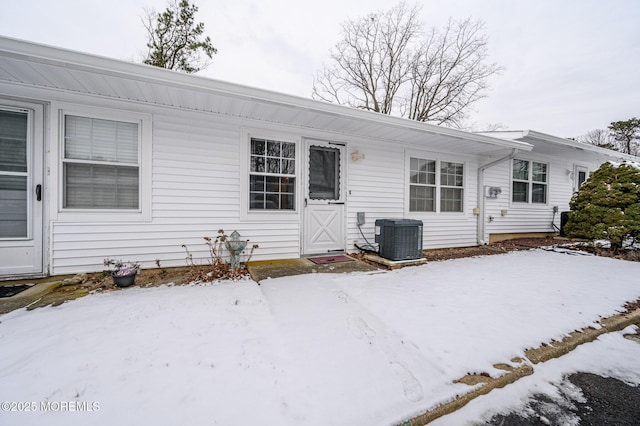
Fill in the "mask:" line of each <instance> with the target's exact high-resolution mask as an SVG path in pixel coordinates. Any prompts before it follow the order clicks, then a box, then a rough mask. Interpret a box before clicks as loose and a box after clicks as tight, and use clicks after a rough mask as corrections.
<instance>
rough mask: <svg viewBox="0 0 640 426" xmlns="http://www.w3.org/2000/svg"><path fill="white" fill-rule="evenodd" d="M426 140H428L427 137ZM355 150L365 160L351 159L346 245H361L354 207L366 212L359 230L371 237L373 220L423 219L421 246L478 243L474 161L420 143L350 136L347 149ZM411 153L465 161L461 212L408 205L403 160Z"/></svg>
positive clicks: (406, 177)
mask: <svg viewBox="0 0 640 426" xmlns="http://www.w3.org/2000/svg"><path fill="white" fill-rule="evenodd" d="M425 145H428V142H427V141H425ZM353 150H358V152H359V153H364V154H365V159H363V160H358V161H356V162H353V161H349V182H348V193H349V194H348V208H347V221H348V228H347V248H348V249H351V250H354V249H355V247H354V243H357V244H358V245H362V244H365V241H364V238H363V236H362V235H361V234H360V231H359V229H358V227H357V225H356V222H357V212H364V213H365V216H366V223H365V224H364V225H362V227H361V228H362V233H363V234H364V237H366V239H367V240H368V241H369V242H370V243H373V242H374V236H375V221H376V219H395V218H405V219H418V220H422V221H423V224H424V227H423V248H425V249H427V248H440V247H464V246H473V245H476V216H474V214H473V209H474V208H475V207H477V195H476V194H477V191H476V176H477V160H476V159H475V158H473V157H470V156H465V155H461V154H458V153H455V154H454V153H436V152H432V151H429V150H427V149H424V148H417V147H414V146H405V145H402V144H400V143H393V144H390V143H385V142H383V141H359V140H353V141H352V143H351V144H350V145H349V152H351V151H353ZM412 155H418V156H421V157H422V158H428V159H431V160H445V161H454V162H463V163H464V166H465V170H464V178H465V187H464V207H463V209H464V211H463V212H462V213H415V212H410V211H409V208H408V196H409V195H408V186H409V183H408V182H409V177H408V176H409V174H408V170H407V167H408V166H407V159H408V158H409V157H410V156H412Z"/></svg>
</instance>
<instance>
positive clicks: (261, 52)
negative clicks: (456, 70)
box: [0, 0, 640, 137]
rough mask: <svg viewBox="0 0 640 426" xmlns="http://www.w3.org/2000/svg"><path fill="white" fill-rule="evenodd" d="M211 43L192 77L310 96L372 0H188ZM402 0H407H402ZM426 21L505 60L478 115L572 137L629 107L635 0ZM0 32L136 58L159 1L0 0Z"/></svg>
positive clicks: (541, 0)
mask: <svg viewBox="0 0 640 426" xmlns="http://www.w3.org/2000/svg"><path fill="white" fill-rule="evenodd" d="M192 3H195V4H196V5H197V6H198V7H199V11H198V14H197V15H196V20H197V21H202V22H204V23H205V30H206V33H207V34H208V35H209V36H210V37H211V39H212V42H213V45H214V46H215V47H216V48H217V49H218V54H217V55H216V56H215V57H214V61H213V63H212V64H211V65H210V67H209V68H207V69H206V70H204V71H202V72H201V73H200V74H201V75H203V76H207V77H211V78H216V79H220V80H225V81H230V82H234V83H240V84H244V85H249V86H254V87H259V88H263V89H269V90H274V91H278V92H284V93H289V94H294V95H298V96H303V97H306V98H310V97H311V90H312V84H313V76H314V75H315V74H316V72H317V71H318V70H320V69H321V68H322V65H323V63H325V62H327V61H328V58H329V50H330V49H331V47H333V46H334V45H335V44H336V42H337V41H338V37H339V31H340V23H341V22H342V21H344V20H345V19H347V18H358V17H361V16H364V15H366V14H367V13H370V12H377V11H380V10H387V9H390V8H391V7H392V6H393V5H394V4H395V2H393V1H389V0H387V1H383V0H323V1H322V2H306V1H301V0H261V1H258V0H195V1H194V0H192ZM408 3H409V4H412V3H411V2H410V1H409V2H408ZM418 3H419V4H421V5H423V9H422V19H423V21H424V23H425V25H426V27H433V26H442V25H443V24H444V23H446V21H447V20H448V18H449V17H452V18H454V19H462V18H466V17H472V18H476V19H482V20H483V21H484V22H485V24H486V32H487V34H488V35H489V54H490V60H491V61H495V62H497V63H498V64H500V65H502V66H503V67H505V71H504V72H503V73H502V75H501V76H498V77H495V78H493V79H492V80H491V86H492V89H491V91H490V92H489V96H488V97H487V98H486V99H484V100H482V101H480V102H479V103H477V104H476V106H475V112H473V113H472V120H473V121H474V122H477V123H478V124H486V123H502V124H504V125H505V126H506V127H507V128H508V129H512V130H522V129H532V130H537V131H540V132H544V133H549V134H552V135H556V136H561V137H575V136H578V135H581V134H584V133H585V132H587V131H589V130H592V129H595V128H606V126H607V125H608V124H609V123H610V122H612V121H618V120H626V119H629V118H631V117H637V116H640V84H639V80H640V79H639V76H640V1H638V0H609V1H603V0H564V1H563V0H526V1H525V0H517V1H516V0H446V1H445V0H440V1H436V0H422V1H419V2H418ZM0 5H2V7H1V9H0V10H2V13H0V34H1V35H3V36H9V37H15V38H19V39H24V40H29V41H34V42H40V43H46V44H50V45H54V46H58V47H64V48H68V49H72V50H78V51H82V52H87V53H92V54H97V55H103V56H108V57H112V58H118V59H124V60H135V61H140V60H141V59H140V58H141V56H142V55H143V54H144V52H145V43H146V34H145V29H144V27H143V25H142V23H141V16H142V14H143V10H144V9H145V8H155V9H156V10H158V11H160V10H163V9H165V8H166V5H167V3H166V0H55V1H52V0H19V1H11V0H0Z"/></svg>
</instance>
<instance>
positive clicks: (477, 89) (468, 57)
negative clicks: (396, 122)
mask: <svg viewBox="0 0 640 426" xmlns="http://www.w3.org/2000/svg"><path fill="white" fill-rule="evenodd" d="M420 10H421V8H420V7H418V6H413V7H411V8H409V7H408V6H407V5H406V3H404V2H402V3H400V4H398V5H397V6H395V7H394V8H392V9H391V10H389V11H387V12H379V13H375V14H370V15H368V16H366V17H364V18H361V19H359V20H355V21H354V20H348V21H346V22H344V23H343V24H342V39H341V40H340V42H338V43H337V44H336V46H335V48H334V49H333V50H332V51H331V59H332V62H333V64H332V65H331V66H326V65H325V67H324V69H323V70H322V71H321V72H319V73H318V75H317V77H316V79H315V81H314V85H313V97H314V98H316V99H321V100H325V101H329V102H336V103H340V104H344V105H349V106H352V107H355V108H362V109H367V110H371V111H376V112H380V113H383V114H393V115H399V116H402V117H406V118H410V119H412V120H417V121H425V122H431V123H435V124H445V125H448V126H452V127H462V126H463V122H464V120H465V119H466V117H467V113H468V110H469V107H470V106H471V105H472V104H473V103H475V102H477V101H478V100H479V99H482V98H484V97H485V96H486V89H487V88H488V79H489V78H490V77H491V76H493V75H496V74H499V73H500V71H501V70H502V68H501V67H499V66H498V65H497V64H495V63H490V64H488V63H486V60H487V57H488V54H487V43H488V40H487V37H486V36H485V35H484V34H483V29H484V24H483V23H482V22H481V21H472V20H471V19H466V20H462V21H455V20H449V23H448V24H447V25H446V26H445V27H444V28H443V29H440V30H439V29H432V30H431V31H430V32H429V33H428V34H425V32H424V31H423V25H422V23H421V22H420V19H419V14H420Z"/></svg>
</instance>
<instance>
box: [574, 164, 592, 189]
mask: <svg viewBox="0 0 640 426" xmlns="http://www.w3.org/2000/svg"><path fill="white" fill-rule="evenodd" d="M581 171H583V172H585V173H586V179H585V182H586V181H587V179H589V175H591V172H590V171H589V167H587V166H583V165H582V164H575V165H574V166H573V179H572V180H573V192H578V189H580V188H579V186H578V176H579V173H580V172H581Z"/></svg>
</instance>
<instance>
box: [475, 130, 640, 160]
mask: <svg viewBox="0 0 640 426" xmlns="http://www.w3.org/2000/svg"><path fill="white" fill-rule="evenodd" d="M478 134H481V135H485V136H493V137H497V138H502V139H505V140H512V141H521V142H527V143H529V144H531V145H533V146H534V150H535V152H537V153H541V154H547V155H557V154H560V153H565V154H566V152H567V151H571V150H576V151H583V152H590V153H593V154H596V155H599V156H604V157H607V158H608V159H616V160H628V161H637V160H638V157H634V156H633V155H628V154H623V153H621V152H618V151H614V150H611V149H607V148H602V147H599V146H595V145H590V144H587V143H582V142H578V141H575V140H573V139H565V138H560V137H558V136H553V135H549V134H546V133H542V132H536V131H535V130H506V131H495V132H484V133H478Z"/></svg>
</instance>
